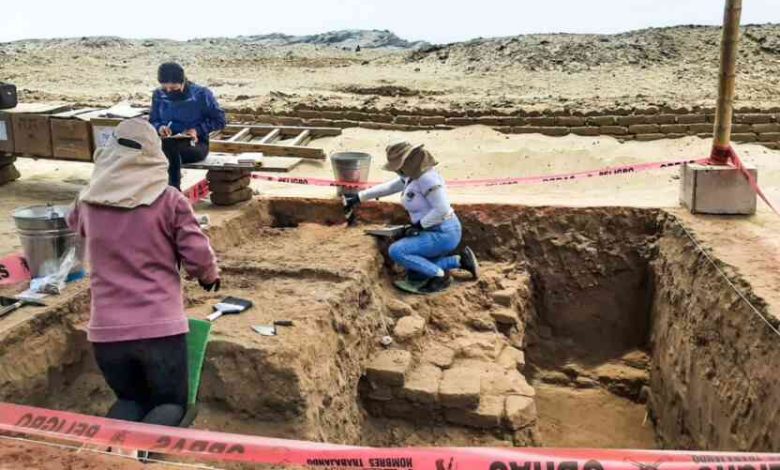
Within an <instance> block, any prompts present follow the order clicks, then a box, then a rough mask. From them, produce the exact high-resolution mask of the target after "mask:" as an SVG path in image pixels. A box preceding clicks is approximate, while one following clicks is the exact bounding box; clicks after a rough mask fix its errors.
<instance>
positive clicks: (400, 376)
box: [366, 349, 412, 387]
mask: <svg viewBox="0 0 780 470" xmlns="http://www.w3.org/2000/svg"><path fill="white" fill-rule="evenodd" d="M411 364H412V354H411V353H410V352H409V351H404V350H402V349H388V350H385V351H379V353H377V355H376V356H374V357H373V358H372V359H371V361H370V362H369V364H368V366H367V367H366V375H367V376H368V379H369V380H370V381H372V382H373V383H375V384H385V385H389V386H398V387H400V386H402V385H403V384H404V380H405V378H406V372H407V371H408V370H409V367H410V366H411Z"/></svg>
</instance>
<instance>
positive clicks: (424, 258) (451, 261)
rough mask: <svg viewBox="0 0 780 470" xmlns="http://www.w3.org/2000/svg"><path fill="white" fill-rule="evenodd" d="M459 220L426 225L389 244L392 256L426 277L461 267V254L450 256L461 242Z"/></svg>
mask: <svg viewBox="0 0 780 470" xmlns="http://www.w3.org/2000/svg"><path fill="white" fill-rule="evenodd" d="M460 231H461V228H460V221H459V220H458V219H457V217H456V218H453V219H450V220H447V221H444V222H443V223H441V224H440V225H438V226H436V227H433V228H430V229H426V230H424V231H423V232H422V233H420V234H419V235H417V236H415V237H407V238H402V239H400V240H398V241H397V242H395V243H393V244H392V245H390V250H389V253H390V259H392V260H393V261H395V262H396V263H398V264H400V265H401V266H403V267H404V268H406V270H407V271H409V272H410V274H417V275H419V276H421V277H424V278H426V279H427V278H431V277H434V276H443V275H444V273H445V272H447V271H450V270H452V269H457V268H459V267H460V256H457V255H455V256H447V255H449V254H450V253H452V252H453V251H454V250H455V248H457V247H458V245H459V244H460V235H461V234H460Z"/></svg>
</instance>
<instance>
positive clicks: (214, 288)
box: [198, 278, 222, 292]
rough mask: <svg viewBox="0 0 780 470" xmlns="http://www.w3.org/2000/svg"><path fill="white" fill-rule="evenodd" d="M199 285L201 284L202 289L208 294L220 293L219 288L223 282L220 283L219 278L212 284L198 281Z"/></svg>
mask: <svg viewBox="0 0 780 470" xmlns="http://www.w3.org/2000/svg"><path fill="white" fill-rule="evenodd" d="M198 284H200V287H202V288H203V290H205V291H206V292H219V288H220V286H221V285H222V281H220V279H219V278H217V279H216V280H215V281H214V282H212V283H206V282H203V281H201V280H198Z"/></svg>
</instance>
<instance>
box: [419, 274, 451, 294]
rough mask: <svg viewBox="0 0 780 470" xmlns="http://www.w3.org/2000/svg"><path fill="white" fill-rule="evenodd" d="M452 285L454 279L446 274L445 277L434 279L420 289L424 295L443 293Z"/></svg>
mask: <svg viewBox="0 0 780 470" xmlns="http://www.w3.org/2000/svg"><path fill="white" fill-rule="evenodd" d="M450 284H452V278H451V277H450V276H449V274H445V275H444V277H432V278H430V279H428V282H426V283H425V284H423V286H422V287H420V292H421V293H423V294H433V293H435V292H441V291H443V290H445V289H447V288H448V287H450Z"/></svg>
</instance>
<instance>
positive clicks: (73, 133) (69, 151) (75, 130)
mask: <svg viewBox="0 0 780 470" xmlns="http://www.w3.org/2000/svg"><path fill="white" fill-rule="evenodd" d="M96 112H97V110H96V109H95V108H87V109H77V110H74V111H67V112H64V113H58V114H54V115H52V116H51V121H50V125H51V144H52V153H53V157H54V158H56V159H61V160H76V161H82V162H91V161H92V154H93V153H94V151H95V145H94V140H93V139H92V128H91V126H90V123H89V120H90V115H95V114H96Z"/></svg>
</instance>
